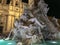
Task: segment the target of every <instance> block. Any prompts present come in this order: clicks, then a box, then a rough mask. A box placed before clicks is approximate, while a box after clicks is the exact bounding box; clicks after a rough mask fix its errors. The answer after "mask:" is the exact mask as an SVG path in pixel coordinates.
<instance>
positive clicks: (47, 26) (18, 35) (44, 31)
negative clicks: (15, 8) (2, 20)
mask: <svg viewBox="0 0 60 45" xmlns="http://www.w3.org/2000/svg"><path fill="white" fill-rule="evenodd" d="M47 6H48V5H47V4H45V2H44V0H40V1H39V3H38V7H36V9H33V12H32V11H31V10H30V9H28V8H25V10H24V13H23V14H22V15H21V17H19V19H16V20H15V22H14V28H13V29H12V30H11V31H10V34H9V36H8V37H7V38H6V39H5V40H10V37H11V38H12V39H11V40H16V42H18V43H17V45H20V44H21V45H55V44H56V45H59V44H60V41H58V40H57V41H52V40H53V39H56V38H57V37H60V33H59V32H58V29H57V28H56V27H55V26H54V24H53V23H52V22H51V21H50V20H49V19H48V17H47V11H48V10H49V8H47ZM53 20H55V18H53ZM55 23H56V24H57V25H58V23H57V21H56V22H55ZM11 34H12V36H11ZM46 39H49V40H48V41H46Z"/></svg>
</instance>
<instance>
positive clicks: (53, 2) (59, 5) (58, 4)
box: [45, 0, 60, 18]
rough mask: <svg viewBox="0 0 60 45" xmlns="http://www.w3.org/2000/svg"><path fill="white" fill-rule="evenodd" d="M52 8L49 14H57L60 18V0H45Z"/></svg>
mask: <svg viewBox="0 0 60 45" xmlns="http://www.w3.org/2000/svg"><path fill="white" fill-rule="evenodd" d="M45 2H46V3H47V4H48V7H49V8H50V9H49V11H48V16H55V17H56V18H60V0H45Z"/></svg>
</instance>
